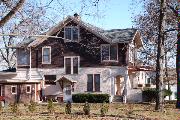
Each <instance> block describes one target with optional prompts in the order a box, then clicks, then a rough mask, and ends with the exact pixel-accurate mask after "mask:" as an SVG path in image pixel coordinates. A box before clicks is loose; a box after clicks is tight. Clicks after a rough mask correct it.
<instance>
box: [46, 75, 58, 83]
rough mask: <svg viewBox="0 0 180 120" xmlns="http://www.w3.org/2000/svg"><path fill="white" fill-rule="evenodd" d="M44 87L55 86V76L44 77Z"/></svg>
mask: <svg viewBox="0 0 180 120" xmlns="http://www.w3.org/2000/svg"><path fill="white" fill-rule="evenodd" d="M44 78H45V84H46V85H56V82H54V81H55V80H56V75H44Z"/></svg>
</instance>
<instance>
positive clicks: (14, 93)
mask: <svg viewBox="0 0 180 120" xmlns="http://www.w3.org/2000/svg"><path fill="white" fill-rule="evenodd" d="M13 87H15V92H13V91H12V89H13ZM11 94H13V95H16V94H17V86H15V85H13V86H11Z"/></svg>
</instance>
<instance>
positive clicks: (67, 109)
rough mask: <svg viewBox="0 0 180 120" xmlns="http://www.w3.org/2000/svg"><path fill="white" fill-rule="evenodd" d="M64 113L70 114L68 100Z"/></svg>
mask: <svg viewBox="0 0 180 120" xmlns="http://www.w3.org/2000/svg"><path fill="white" fill-rule="evenodd" d="M65 113H66V114H71V102H70V101H68V102H67V104H66V107H65Z"/></svg>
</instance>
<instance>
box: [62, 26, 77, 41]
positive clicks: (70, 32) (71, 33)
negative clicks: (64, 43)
mask: <svg viewBox="0 0 180 120" xmlns="http://www.w3.org/2000/svg"><path fill="white" fill-rule="evenodd" d="M64 38H65V39H68V40H71V41H78V38H79V29H78V27H65V28H64Z"/></svg>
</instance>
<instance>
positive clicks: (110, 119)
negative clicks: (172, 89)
mask: <svg viewBox="0 0 180 120" xmlns="http://www.w3.org/2000/svg"><path fill="white" fill-rule="evenodd" d="M107 105H109V109H108V112H107V113H106V115H105V116H104V117H101V113H100V109H101V106H102V104H90V116H87V115H84V112H83V104H77V103H73V104H72V114H71V115H67V114H65V104H54V110H55V112H54V113H48V109H47V104H39V105H37V106H36V110H35V112H34V113H31V112H30V111H29V110H28V105H24V104H20V105H18V112H17V113H12V110H11V109H10V107H8V106H6V107H5V108H4V109H3V111H1V115H0V120H4V119H5V120H65V119H75V120H85V119H89V120H93V119H97V120H114V119H116V120H135V119H136V120H180V110H177V109H175V105H174V104H167V105H165V111H164V112H156V111H154V105H152V104H121V103H114V104H107Z"/></svg>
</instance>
